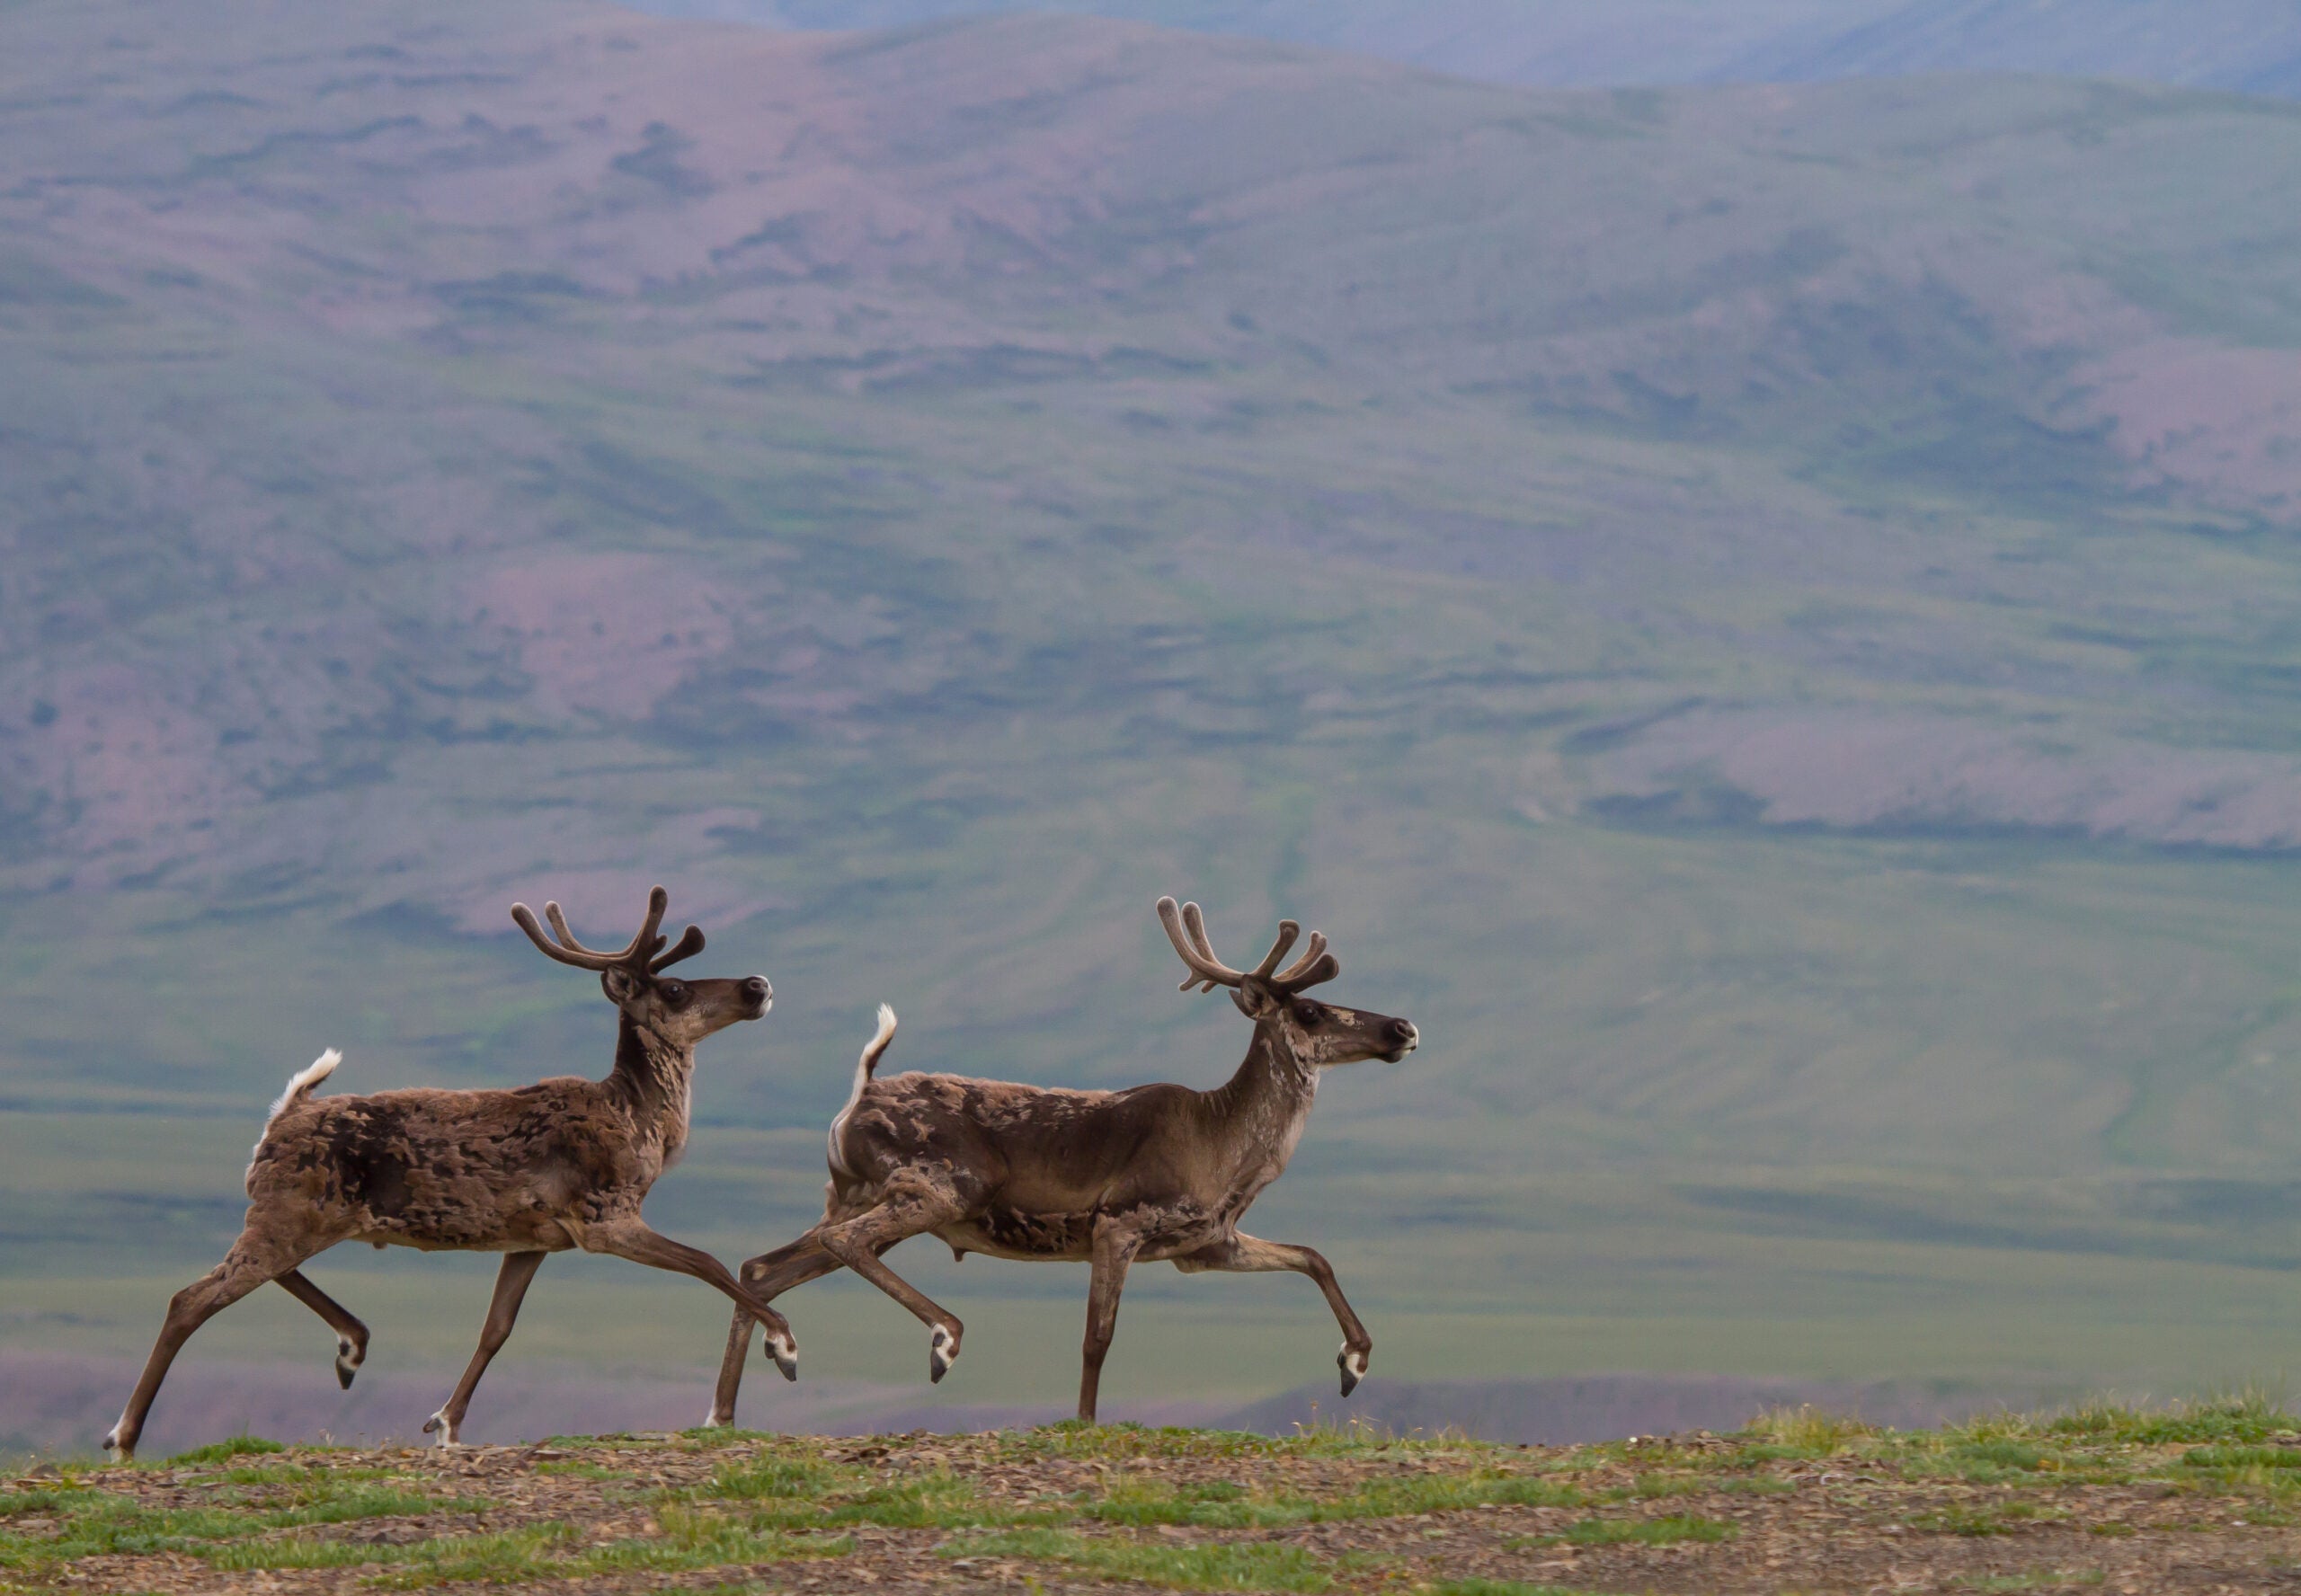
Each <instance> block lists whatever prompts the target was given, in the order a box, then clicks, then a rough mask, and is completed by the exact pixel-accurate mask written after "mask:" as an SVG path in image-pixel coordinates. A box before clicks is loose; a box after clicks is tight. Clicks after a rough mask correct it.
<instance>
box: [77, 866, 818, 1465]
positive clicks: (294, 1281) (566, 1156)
mask: <svg viewBox="0 0 2301 1596" xmlns="http://www.w3.org/2000/svg"><path fill="white" fill-rule="evenodd" d="M669 903H670V898H669V896H668V894H666V893H665V892H664V891H663V889H662V888H661V887H657V888H656V889H655V890H654V891H653V893H652V894H651V895H650V896H649V899H648V904H647V920H646V924H644V926H642V927H640V930H639V935H636V936H635V937H633V938H632V940H631V945H630V946H628V947H626V948H625V949H624V950H623V951H622V952H620V953H595V952H593V951H592V950H591V949H589V948H586V947H584V946H583V945H582V944H580V943H578V942H577V941H576V940H575V938H574V936H573V935H572V934H570V932H569V931H568V929H567V922H566V920H565V918H563V917H562V916H561V914H560V912H559V905H557V904H556V903H546V904H545V905H544V907H543V911H544V914H545V916H546V918H548V919H549V920H550V921H551V927H552V930H553V932H554V933H555V935H556V940H555V941H554V940H551V939H547V938H546V936H545V935H544V934H543V928H542V927H539V926H537V924H536V917H535V915H534V914H533V913H532V912H531V911H530V910H529V909H528V906H527V905H526V904H524V903H515V904H513V905H512V906H511V918H513V919H514V920H516V921H518V922H519V925H520V929H521V930H523V931H525V932H526V933H527V934H528V935H529V938H530V939H532V940H533V941H534V943H535V944H536V945H537V947H539V948H541V949H542V950H543V951H544V952H545V953H548V954H549V955H550V956H551V957H553V958H555V959H556V960H558V961H559V962H561V963H563V964H573V965H574V966H575V967H576V968H577V969H579V970H591V971H598V972H599V977H600V986H601V988H603V989H605V990H606V992H607V995H608V998H609V1001H611V1002H612V1003H614V1004H615V1006H616V1008H617V1011H618V1012H619V1015H620V1019H619V1029H618V1033H617V1039H616V1050H615V1069H614V1071H613V1072H612V1073H611V1074H609V1077H607V1078H606V1079H605V1080H601V1081H592V1080H584V1079H582V1078H580V1077H572V1076H563V1077H555V1078H554V1079H551V1080H546V1081H538V1082H537V1083H536V1084H535V1085H534V1086H519V1087H515V1088H513V1089H511V1090H509V1091H493V1090H489V1091H445V1090H439V1089H434V1088H417V1089H415V1090H412V1091H403V1092H378V1093H374V1094H372V1095H368V1096H364V1097H318V1098H315V1097H314V1096H313V1095H312V1089H313V1088H314V1087H315V1086H318V1085H319V1084H320V1082H322V1081H324V1080H325V1079H326V1078H327V1077H328V1076H329V1075H330V1074H332V1073H333V1071H334V1069H335V1067H336V1065H337V1064H338V1063H339V1062H341V1061H342V1055H341V1054H339V1053H337V1052H336V1051H335V1050H334V1049H333V1048H331V1049H329V1050H328V1051H326V1052H324V1053H322V1054H321V1055H320V1057H319V1060H318V1061H317V1062H315V1063H314V1064H313V1065H312V1066H311V1068H308V1069H306V1070H303V1071H301V1072H300V1073H298V1075H297V1076H296V1077H294V1078H293V1079H291V1080H290V1081H289V1083H288V1089H287V1090H286V1091H285V1092H283V1093H281V1094H280V1100H279V1101H278V1102H277V1103H275V1104H272V1105H271V1117H270V1118H269V1119H267V1120H266V1121H265V1122H264V1127H263V1139H262V1140H261V1141H259V1142H258V1143H257V1144H256V1148H255V1157H254V1159H253V1162H251V1163H250V1164H249V1165H248V1173H247V1193H248V1212H247V1219H246V1221H245V1224H244V1228H242V1230H241V1232H240V1237H239V1239H238V1240H237V1241H235V1242H234V1243H233V1244H232V1248H231V1251H230V1252H228V1253H227V1254H226V1255H224V1261H223V1263H221V1264H218V1265H217V1266H216V1267H215V1268H214V1269H213V1270H211V1271H209V1273H208V1274H207V1275H206V1276H205V1277H204V1278H202V1279H201V1280H199V1281H195V1282H193V1283H192V1284H191V1285H189V1286H186V1287H185V1288H184V1289H183V1290H181V1291H179V1292H177V1293H176V1294H175V1296H174V1298H173V1299H172V1300H171V1301H170V1302H169V1304H168V1317H167V1321H166V1323H165V1324H164V1326H162V1327H161V1330H160V1338H159V1341H158V1342H157V1343H155V1345H154V1346H153V1348H152V1356H151V1358H150V1360H149V1361H147V1363H146V1364H145V1366H144V1374H143V1378H142V1379H138V1381H137V1382H136V1391H135V1394H134V1395H133V1396H131V1397H129V1399H128V1406H127V1409H126V1410H125V1411H124V1412H122V1413H121V1414H120V1423H117V1424H115V1425H113V1426H112V1429H111V1433H110V1434H109V1435H107V1436H105V1437H104V1442H103V1444H104V1446H105V1448H106V1450H111V1451H113V1452H116V1453H117V1454H118V1455H119V1457H120V1459H121V1460H122V1461H123V1462H125V1461H127V1460H128V1459H131V1458H133V1457H134V1456H135V1455H136V1441H137V1437H138V1435H140V1434H141V1433H142V1432H143V1429H144V1416H145V1414H147V1412H148V1411H149V1410H150V1408H151V1405H152V1398H153V1397H154V1395H155V1394H156V1393H157V1392H158V1390H159V1388H160V1382H161V1381H162V1380H163V1379H165V1378H166V1377H167V1372H168V1365H169V1364H170V1363H171V1362H173V1361H174V1359H175V1355H176V1352H177V1351H178V1350H179V1349H180V1348H182V1345H183V1343H184V1342H185V1341H186V1340H187V1339H188V1338H189V1337H190V1336H191V1333H192V1332H193V1331H195V1330H197V1329H199V1328H200V1326H201V1325H203V1324H205V1323H206V1322H207V1321H208V1320H209V1318H211V1317H214V1316H215V1315H216V1314H217V1313H218V1312H220V1311H222V1310H223V1309H224V1308H228V1307H230V1306H231V1305H232V1304H233V1303H235V1302H236V1301H238V1300H239V1299H241V1298H243V1297H244V1296H246V1295H247V1294H248V1293H249V1292H251V1291H253V1290H256V1288H258V1287H259V1286H262V1284H264V1283H265V1282H266V1281H279V1282H280V1285H281V1286H283V1287H285V1288H286V1289H287V1290H288V1291H289V1293H290V1294H291V1295H293V1296H294V1297H295V1298H296V1299H297V1300H298V1301H299V1302H301V1303H303V1304H304V1305H305V1306H306V1307H307V1308H310V1309H311V1310H312V1311H313V1312H314V1313H315V1314H317V1315H319V1317H321V1318H323V1319H324V1320H326V1321H327V1323H328V1326H329V1327H330V1328H332V1329H333V1330H334V1331H335V1333H336V1360H335V1372H336V1379H337V1381H338V1382H339V1383H340V1384H342V1385H344V1386H349V1385H351V1377H352V1375H353V1374H354V1373H355V1372H357V1370H359V1367H360V1362H361V1361H363V1360H364V1359H365V1358H366V1356H367V1352H368V1327H367V1326H365V1325H363V1324H361V1323H360V1321H359V1320H358V1319H357V1318H354V1317H352V1316H351V1314H350V1313H349V1312H348V1311H346V1310H345V1309H344V1308H342V1305H340V1304H339V1303H337V1302H336V1301H335V1300H334V1299H333V1298H331V1297H329V1296H328V1295H327V1294H326V1293H325V1292H324V1291H322V1290H320V1289H319V1288H318V1287H317V1286H315V1285H314V1284H313V1283H312V1282H311V1281H308V1280H307V1279H306V1278H305V1277H304V1275H303V1273H302V1272H301V1271H300V1269H299V1267H298V1266H299V1265H300V1264H303V1262H304V1261H305V1260H306V1259H307V1258H309V1257H312V1256H313V1255H315V1254H318V1253H321V1252H324V1251H325V1250H326V1249H327V1248H329V1247H332V1246H334V1245H335V1244H336V1243H338V1242H340V1241H366V1242H372V1243H373V1244H375V1245H376V1246H378V1247H383V1246H410V1247H419V1248H422V1249H423V1250H424V1251H426V1252H482V1253H502V1255H503V1265H502V1270H501V1271H500V1272H498V1273H497V1275H496V1277H495V1299H494V1301H493V1304H492V1305H491V1306H490V1308H488V1310H487V1324H486V1327H485V1328H484V1330H483V1331H482V1332H481V1334H480V1341H479V1350H478V1351H477V1352H475V1353H474V1354H473V1355H472V1360H471V1364H470V1366H469V1367H468V1368H466V1370H464V1375H463V1379H460V1380H458V1382H457V1384H456V1388H455V1391H454V1393H453V1394H452V1395H451V1396H449V1398H448V1400H447V1402H446V1403H445V1405H442V1406H441V1407H440V1411H439V1412H438V1413H436V1414H432V1415H431V1421H430V1422H429V1423H426V1424H425V1425H424V1426H423V1428H424V1429H425V1430H426V1431H427V1432H438V1434H439V1437H440V1445H442V1446H454V1445H456V1444H457V1443H458V1429H459V1428H460V1426H461V1425H462V1423H463V1417H464V1410H465V1408H466V1406H467V1405H469V1404H470V1402H471V1394H472V1391H473V1389H474V1388H475V1387H476V1386H477V1385H478V1384H479V1377H480V1376H481V1375H482V1374H483V1373H484V1372H485V1371H486V1369H487V1365H488V1362H489V1361H490V1360H491V1359H493V1357H494V1356H495V1353H496V1351H497V1349H498V1348H500V1347H502V1344H503V1343H504V1340H505V1338H507V1337H508V1336H509V1335H510V1334H511V1323H512V1320H513V1319H514V1318H516V1317H518V1315H519V1311H520V1299H521V1298H522V1297H524V1296H525V1295H526V1294H527V1290H528V1282H529V1281H531V1280H533V1279H534V1278H535V1272H536V1268H537V1265H538V1264H541V1263H542V1262H543V1260H544V1256H545V1255H546V1254H548V1253H557V1252H564V1251H566V1250H568V1249H569V1248H571V1247H581V1248H582V1249H583V1250H584V1251H586V1252H592V1253H609V1254H612V1255H615V1256H617V1257H618V1258H629V1259H630V1260H632V1261H633V1262H634V1263H637V1264H648V1265H650V1266H651V1267H653V1268H656V1269H671V1270H677V1271H679V1272H680V1273H682V1274H691V1275H694V1276H695V1277H696V1278H697V1280H701V1281H707V1282H708V1283H709V1284H711V1285H714V1286H716V1287H717V1288H718V1289H719V1290H722V1291H724V1292H725V1293H726V1294H727V1295H728V1296H729V1297H732V1298H733V1299H735V1300H736V1301H737V1302H738V1303H740V1304H742V1306H743V1308H744V1310H745V1317H746V1318H747V1319H748V1318H749V1317H750V1316H751V1315H753V1314H757V1315H760V1316H761V1318H762V1322H763V1323H765V1324H766V1326H767V1327H768V1350H769V1351H770V1352H772V1353H773V1355H774V1357H775V1361H776V1362H777V1365H779V1366H780V1367H781V1368H782V1370H783V1372H784V1374H785V1375H786V1377H790V1378H796V1375H797V1368H798V1356H799V1352H798V1348H797V1346H796V1345H795V1343H793V1341H792V1339H791V1327H790V1326H788V1325H787V1324H786V1323H785V1322H784V1319H783V1316H782V1315H780V1314H778V1313H777V1312H776V1311H775V1310H774V1309H773V1308H771V1307H769V1306H768V1302H767V1299H765V1298H763V1297H761V1296H759V1295H758V1294H756V1293H754V1292H752V1291H751V1290H748V1289H747V1288H745V1287H743V1286H742V1285H741V1284H740V1283H738V1282H737V1281H736V1280H735V1278H734V1276H733V1275H732V1274H730V1273H729V1272H727V1268H726V1266H725V1265H724V1264H721V1263H720V1262H719V1261H718V1260H717V1259H716V1258H714V1257H712V1256H711V1255H709V1254H707V1253H701V1252H697V1250H696V1249H695V1248H693V1247H691V1246H681V1245H680V1243H678V1242H676V1241H673V1240H671V1239H670V1238H669V1237H664V1236H659V1235H657V1234H656V1233H655V1232H654V1231H653V1229H651V1228H648V1226H647V1223H646V1221H645V1220H644V1219H641V1218H640V1217H639V1205H640V1203H641V1201H643V1200H644V1198H645V1197H646V1195H647V1188H648V1187H649V1186H651V1185H653V1184H654V1181H655V1177H656V1176H657V1175H661V1174H662V1172H663V1171H664V1170H665V1169H667V1168H669V1167H670V1166H671V1165H672V1164H674V1163H676V1162H678V1160H679V1157H680V1153H681V1152H682V1151H683V1150H684V1149H685V1148H686V1146H687V1133H688V1110H689V1093H690V1081H691V1077H692V1076H693V1075H694V1072H695V1048H696V1044H697V1042H701V1041H702V1040H703V1039H704V1038H705V1037H706V1036H708V1035H710V1034H711V1033H713V1032H715V1031H719V1030H723V1029H724V1028H725V1027H726V1026H729V1025H732V1024H735V1023H736V1022H737V1021H739V1020H755V1019H758V1018H759V1017H760V1015H763V1014H765V1013H766V1012H767V1011H768V1007H769V1006H771V1005H772V1003H773V1001H774V991H773V989H772V988H770V987H769V986H768V982H767V978H766V977H764V976H758V975H753V976H746V977H743V978H742V979H741V980H733V979H728V980H680V979H679V978H678V977H676V976H671V975H666V974H664V973H663V971H665V969H666V968H667V967H668V966H670V965H671V964H674V963H677V962H679V961H680V960H682V959H686V958H689V957H692V956H693V955H694V954H696V953H700V952H702V951H703V933H702V932H701V931H700V930H699V929H697V927H693V926H689V927H688V928H687V931H686V933H685V935H681V936H680V940H679V944H678V945H677V946H675V947H673V948H672V949H671V951H670V952H669V953H665V952H664V951H663V944H664V941H665V939H664V938H663V937H662V936H659V935H656V927H658V926H660V925H661V924H662V919H663V910H664V909H666V908H667V907H668V906H669Z"/></svg>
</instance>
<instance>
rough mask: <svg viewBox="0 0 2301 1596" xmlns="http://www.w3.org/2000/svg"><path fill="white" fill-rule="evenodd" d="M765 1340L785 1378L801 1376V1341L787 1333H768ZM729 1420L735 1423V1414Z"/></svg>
mask: <svg viewBox="0 0 2301 1596" xmlns="http://www.w3.org/2000/svg"><path fill="white" fill-rule="evenodd" d="M764 1340H765V1343H766V1346H767V1355H768V1357H770V1358H772V1359H774V1360H775V1366H776V1367H777V1369H780V1370H782V1371H783V1378H784V1379H787V1380H795V1379H798V1378H799V1343H797V1342H795V1341H794V1340H792V1339H791V1338H790V1337H789V1336H787V1335H768V1336H766V1337H765V1338H764ZM727 1422H728V1423H731V1424H732V1423H734V1416H733V1414H730V1415H728V1420H727Z"/></svg>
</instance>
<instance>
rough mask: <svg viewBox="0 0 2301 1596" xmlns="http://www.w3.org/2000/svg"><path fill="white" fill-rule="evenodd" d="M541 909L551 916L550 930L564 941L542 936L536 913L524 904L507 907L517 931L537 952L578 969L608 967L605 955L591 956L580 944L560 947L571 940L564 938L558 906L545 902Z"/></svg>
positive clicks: (592, 954) (571, 940) (565, 923)
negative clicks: (522, 932) (519, 931)
mask: <svg viewBox="0 0 2301 1596" xmlns="http://www.w3.org/2000/svg"><path fill="white" fill-rule="evenodd" d="M543 909H544V913H546V915H549V916H550V917H551V923H552V926H553V927H554V928H555V930H557V931H558V933H559V934H560V935H561V937H562V938H564V943H561V942H554V941H552V940H551V938H549V937H547V936H546V935H544V934H543V927H541V926H539V925H537V924H536V911H535V910H534V909H529V907H528V906H527V905H526V904H524V903H514V904H513V905H512V906H511V919H512V921H513V923H514V924H516V925H517V926H518V927H520V930H522V931H524V932H526V933H527V934H528V940H529V942H532V943H534V944H536V946H537V948H539V949H541V950H542V951H543V953H545V955H546V956H547V957H549V958H554V959H556V960H558V961H559V962H561V963H562V964H573V966H575V968H576V969H578V970H605V969H606V968H607V967H608V964H609V960H608V957H607V955H606V954H604V953H593V952H591V950H590V949H589V948H586V947H582V946H580V945H578V946H572V947H571V946H567V945H564V944H566V943H573V942H574V940H575V939H574V938H573V937H572V936H569V935H567V922H566V921H565V920H564V919H562V918H560V914H559V905H557V904H556V903H546V904H545V905H544V906H543Z"/></svg>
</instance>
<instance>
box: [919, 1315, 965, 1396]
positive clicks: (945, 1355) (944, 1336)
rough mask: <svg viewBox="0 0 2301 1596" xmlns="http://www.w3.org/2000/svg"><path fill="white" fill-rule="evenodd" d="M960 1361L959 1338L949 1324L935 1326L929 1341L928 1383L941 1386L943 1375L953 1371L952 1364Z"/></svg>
mask: <svg viewBox="0 0 2301 1596" xmlns="http://www.w3.org/2000/svg"><path fill="white" fill-rule="evenodd" d="M957 1361H959V1338H958V1337H957V1336H955V1335H954V1334H951V1330H950V1326H947V1325H937V1326H935V1334H933V1335H931V1336H929V1337H928V1343H927V1383H928V1385H930V1386H939V1385H941V1384H942V1383H943V1377H944V1376H945V1375H946V1374H948V1373H950V1372H951V1365H952V1364H954V1363H955V1362H957Z"/></svg>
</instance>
